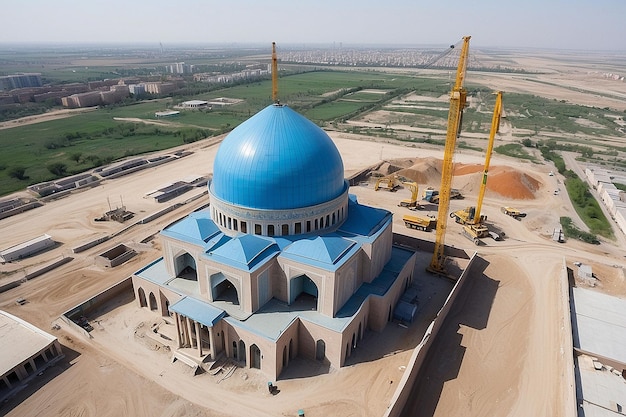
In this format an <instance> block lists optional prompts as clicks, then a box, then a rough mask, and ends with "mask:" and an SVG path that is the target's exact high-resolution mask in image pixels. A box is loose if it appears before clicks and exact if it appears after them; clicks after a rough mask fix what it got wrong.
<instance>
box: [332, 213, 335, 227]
mask: <svg viewBox="0 0 626 417" xmlns="http://www.w3.org/2000/svg"><path fill="white" fill-rule="evenodd" d="M332 224H335V213H333V223H332Z"/></svg>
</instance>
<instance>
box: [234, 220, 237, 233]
mask: <svg viewBox="0 0 626 417" xmlns="http://www.w3.org/2000/svg"><path fill="white" fill-rule="evenodd" d="M233 230H235V231H236V230H238V229H237V219H233Z"/></svg>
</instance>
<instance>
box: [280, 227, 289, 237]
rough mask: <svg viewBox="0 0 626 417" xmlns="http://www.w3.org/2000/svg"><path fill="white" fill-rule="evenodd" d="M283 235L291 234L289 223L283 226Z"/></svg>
mask: <svg viewBox="0 0 626 417" xmlns="http://www.w3.org/2000/svg"><path fill="white" fill-rule="evenodd" d="M280 234H281V235H282V236H287V235H289V225H288V224H283V228H282V230H281V233H280Z"/></svg>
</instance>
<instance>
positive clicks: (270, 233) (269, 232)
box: [257, 224, 274, 236]
mask: <svg viewBox="0 0 626 417" xmlns="http://www.w3.org/2000/svg"><path fill="white" fill-rule="evenodd" d="M257 234H258V233H257ZM267 235H268V236H274V225H273V224H268V225H267Z"/></svg>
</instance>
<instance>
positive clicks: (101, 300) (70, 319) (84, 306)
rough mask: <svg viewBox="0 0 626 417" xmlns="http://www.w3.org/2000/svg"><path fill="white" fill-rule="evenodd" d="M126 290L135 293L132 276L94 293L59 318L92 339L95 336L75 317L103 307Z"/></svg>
mask: <svg viewBox="0 0 626 417" xmlns="http://www.w3.org/2000/svg"><path fill="white" fill-rule="evenodd" d="M125 291H129V293H132V294H133V296H134V293H133V281H132V278H131V277H126V278H124V279H123V280H122V281H120V282H118V283H117V284H114V285H112V286H110V287H109V288H107V289H106V290H104V291H102V292H100V293H98V294H96V295H94V296H93V297H92V298H90V299H88V300H87V301H84V302H82V303H81V304H79V305H77V306H76V307H73V308H71V309H69V310H67V311H66V312H65V313H63V314H61V316H59V318H60V319H61V320H62V321H63V322H64V323H65V324H67V325H68V326H69V327H70V328H71V329H72V330H74V331H76V332H78V333H79V334H82V335H83V336H85V337H86V338H88V339H91V338H92V337H93V336H91V334H89V332H88V331H87V330H86V329H84V328H83V327H81V326H80V325H78V324H77V323H76V322H75V321H74V319H78V318H80V317H81V316H87V315H88V314H89V313H91V312H93V311H94V310H95V309H97V308H98V307H101V306H102V305H103V304H105V303H106V302H107V301H109V300H111V299H113V298H115V297H117V296H118V295H120V294H122V293H123V292H125Z"/></svg>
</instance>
